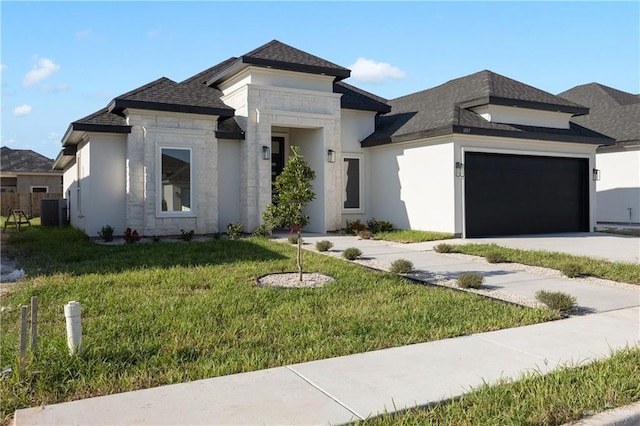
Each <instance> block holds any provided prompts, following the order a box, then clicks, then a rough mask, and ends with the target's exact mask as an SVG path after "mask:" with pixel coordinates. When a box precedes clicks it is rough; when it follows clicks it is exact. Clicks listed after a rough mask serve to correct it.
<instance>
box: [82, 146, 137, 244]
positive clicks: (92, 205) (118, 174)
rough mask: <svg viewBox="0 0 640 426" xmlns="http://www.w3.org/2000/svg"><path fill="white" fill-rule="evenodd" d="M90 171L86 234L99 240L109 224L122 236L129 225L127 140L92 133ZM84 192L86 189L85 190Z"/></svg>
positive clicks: (85, 211) (86, 205)
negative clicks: (102, 231)
mask: <svg viewBox="0 0 640 426" xmlns="http://www.w3.org/2000/svg"><path fill="white" fill-rule="evenodd" d="M89 147H90V155H89V160H90V172H91V174H90V175H89V176H88V178H87V179H86V181H87V183H88V184H89V185H88V186H89V187H90V190H89V191H88V193H86V198H84V199H83V203H84V205H83V214H84V216H85V217H86V223H85V232H86V233H87V234H88V235H89V236H90V237H95V236H96V235H97V233H98V231H100V229H102V227H103V226H105V225H111V226H112V227H113V228H114V231H115V235H122V234H124V231H125V229H126V227H127V225H126V222H125V210H124V205H125V198H126V192H125V164H126V161H125V153H126V138H125V137H124V136H120V135H107V134H91V136H90V143H89ZM83 190H84V188H83Z"/></svg>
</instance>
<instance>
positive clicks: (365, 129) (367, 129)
mask: <svg viewBox="0 0 640 426" xmlns="http://www.w3.org/2000/svg"><path fill="white" fill-rule="evenodd" d="M375 116H376V113H375V112H370V111H356V110H348V109H343V110H342V123H341V124H342V125H341V147H340V151H339V152H338V153H337V154H336V157H337V158H336V162H337V163H340V165H341V167H342V163H343V159H344V158H345V157H357V158H360V161H361V163H362V164H360V167H361V169H362V175H361V177H362V180H363V182H362V191H363V194H362V200H363V203H362V204H363V205H362V206H361V207H362V208H361V210H360V211H358V212H354V211H349V210H344V208H343V205H344V199H342V198H341V200H340V210H341V212H342V214H341V220H340V223H341V227H344V226H346V221H347V220H350V221H353V220H356V219H359V220H361V221H366V220H367V219H370V218H371V216H372V215H370V214H369V211H370V198H371V187H372V185H370V181H369V178H370V167H368V163H369V158H368V152H369V151H368V150H365V149H363V148H362V146H361V145H360V142H361V141H362V140H363V139H365V138H366V137H367V136H369V135H370V134H371V133H373V131H374V130H375ZM345 185H346V182H345V181H344V176H343V173H340V188H339V189H340V194H341V197H343V194H344V190H345Z"/></svg>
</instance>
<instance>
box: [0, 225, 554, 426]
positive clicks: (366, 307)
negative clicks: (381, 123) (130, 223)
mask: <svg viewBox="0 0 640 426" xmlns="http://www.w3.org/2000/svg"><path fill="white" fill-rule="evenodd" d="M10 243H12V244H13V253H14V254H15V255H16V256H17V257H18V258H19V259H21V265H20V266H21V267H23V268H24V269H25V271H26V272H27V280H26V281H25V283H24V285H22V286H18V288H17V289H16V290H15V292H14V293H12V294H11V295H10V296H9V297H7V298H5V299H3V300H2V306H3V310H2V313H1V314H0V315H1V318H0V320H1V323H2V335H1V336H0V366H2V367H3V368H4V367H5V366H11V368H12V369H13V371H12V372H10V373H7V374H5V375H4V376H3V378H2V380H0V392H1V394H2V402H1V404H2V421H3V422H4V423H6V422H7V421H8V419H9V418H10V416H11V415H12V414H13V411H14V410H15V409H18V408H23V407H29V406H34V405H40V404H50V403H55V402H61V401H69V400H74V399H81V398H86V397H91V396H97V395H105V394H112V393H117V392H124V391H130V390H135V389H141V388H147V387H152V386H159V385H164V384H170V383H179V382H185V381H190V380H196V379H202V378H208V377H214V376H220V375H226V374H232V373H239V372H243V371H252V370H258V369H264V368H269V367H275V366H282V365H286V364H292V363H298V362H305V361H311V360H316V359H322V358H329V357H335V356H340V355H347V354H353V353H359V352H365V351H371V350H376V349H382V348H387V347H393V346H400V345H406V344H411V343H418V342H425V341H431V340H437V339H444V338H448V337H453V336H460V335H466V334H470V333H479V332H483V331H489V330H496V329H500V328H507V327H517V326H522V325H527V324H533V323H538V322H542V321H548V320H552V319H556V318H557V314H556V313H554V312H552V311H549V310H541V309H540V310H536V309H529V308H524V307H518V306H513V305H509V304H503V303H500V302H496V301H491V300H487V299H484V298H481V297H479V296H477V295H474V294H469V293H462V292H456V291H452V290H449V289H442V288H434V287H430V286H424V285H417V284H414V283H412V282H410V281H408V280H405V279H403V278H401V277H398V276H395V275H393V274H389V273H382V272H380V273H376V272H371V271H369V270H367V269H365V268H362V267H360V266H358V265H355V264H352V263H349V262H345V261H342V260H339V259H335V258H332V257H328V256H322V255H319V254H316V253H311V252H305V254H304V258H305V268H306V270H310V271H318V272H322V273H325V274H327V275H331V276H333V277H335V279H336V280H335V281H334V282H333V283H331V284H329V285H327V286H325V287H323V288H319V289H276V288H258V287H257V286H256V285H255V278H256V277H258V276H260V275H263V274H268V273H271V272H280V271H291V270H295V248H294V247H292V246H290V245H286V244H279V243H275V242H273V241H268V240H263V239H247V240H238V241H232V240H212V241H208V242H202V243H197V242H191V243H186V242H177V243H168V242H161V243H150V244H140V243H138V244H131V245H122V246H101V245H97V244H95V243H94V242H92V241H89V240H88V239H87V238H86V236H85V235H84V234H82V233H80V232H77V231H74V230H73V229H71V228H66V229H58V228H37V229H31V230H29V231H26V232H21V233H15V234H12V235H11V239H10ZM31 296H38V298H39V307H40V309H39V314H38V320H39V340H38V348H37V349H38V350H37V355H36V356H33V355H32V354H29V356H28V359H27V365H26V368H25V369H24V371H22V372H19V371H18V365H17V360H18V347H19V344H18V342H19V336H18V334H19V323H20V319H19V306H20V305H28V304H29V300H30V298H31ZM71 300H76V301H78V302H80V303H81V304H82V310H83V317H82V324H83V337H84V339H83V346H84V351H83V352H82V354H81V355H80V356H76V357H70V356H69V355H68V353H67V348H66V336H65V320H64V315H63V305H64V304H65V303H67V302H68V301H71Z"/></svg>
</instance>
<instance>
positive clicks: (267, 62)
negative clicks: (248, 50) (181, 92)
mask: <svg viewBox="0 0 640 426" xmlns="http://www.w3.org/2000/svg"><path fill="white" fill-rule="evenodd" d="M250 65H255V66H258V67H261V68H275V69H279V70H284V71H295V72H303V73H307V74H320V75H329V76H332V77H334V82H336V81H340V80H344V79H345V78H349V77H350V76H351V71H350V70H348V69H346V68H345V69H344V70H342V69H339V68H330V67H319V66H314V65H304V64H295V63H291V62H283V61H274V60H271V59H260V58H253V57H250V56H241V57H239V58H238V59H236V60H235V61H233V62H232V63H231V64H230V65H229V66H228V67H226V68H225V69H223V70H221V71H220V72H219V73H217V74H216V75H214V76H212V77H211V78H210V79H209V80H207V82H206V85H207V86H214V85H216V84H218V83H220V82H221V81H224V80H225V79H227V78H228V77H229V76H231V75H234V74H237V73H238V72H240V71H242V70H243V69H244V68H247V67H248V66H250Z"/></svg>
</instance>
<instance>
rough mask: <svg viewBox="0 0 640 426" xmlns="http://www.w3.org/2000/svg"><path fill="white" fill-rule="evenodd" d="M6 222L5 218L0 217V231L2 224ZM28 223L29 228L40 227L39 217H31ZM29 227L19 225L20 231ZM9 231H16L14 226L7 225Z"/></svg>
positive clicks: (2, 227)
mask: <svg viewBox="0 0 640 426" xmlns="http://www.w3.org/2000/svg"><path fill="white" fill-rule="evenodd" d="M6 221H7V216H0V230H2V229H4V223H5V222H6ZM29 222H30V223H31V226H40V217H33V218H31V219H29ZM28 226H29V225H27V224H26V223H25V224H22V225H20V229H21V230H22V229H24V228H25V227H28ZM9 229H12V230H14V229H16V226H15V225H13V224H9V225H7V230H9Z"/></svg>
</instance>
